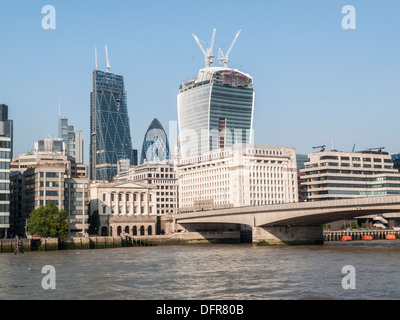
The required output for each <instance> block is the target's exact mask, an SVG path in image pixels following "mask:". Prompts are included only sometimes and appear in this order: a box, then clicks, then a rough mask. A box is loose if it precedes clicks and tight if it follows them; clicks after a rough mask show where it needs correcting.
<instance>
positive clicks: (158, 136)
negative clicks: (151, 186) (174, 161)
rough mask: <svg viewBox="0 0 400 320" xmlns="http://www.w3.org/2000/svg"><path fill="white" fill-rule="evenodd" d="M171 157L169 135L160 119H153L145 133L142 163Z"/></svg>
mask: <svg viewBox="0 0 400 320" xmlns="http://www.w3.org/2000/svg"><path fill="white" fill-rule="evenodd" d="M168 159H169V144H168V137H167V134H166V133H165V131H164V128H163V126H162V125H161V123H160V121H159V120H158V119H153V121H152V122H151V123H150V126H149V128H148V129H147V132H146V134H145V135H144V140H143V146H142V154H141V156H140V163H141V164H142V163H144V161H145V160H146V161H147V162H160V161H163V160H168Z"/></svg>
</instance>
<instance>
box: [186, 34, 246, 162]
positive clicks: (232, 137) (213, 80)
mask: <svg viewBox="0 0 400 320" xmlns="http://www.w3.org/2000/svg"><path fill="white" fill-rule="evenodd" d="M193 36H194V37H195V39H196V41H197V42H198V44H199V46H200V48H201V49H202V51H203V53H204V55H205V61H206V66H205V68H204V69H201V70H200V71H199V74H198V76H197V77H195V78H190V79H188V80H186V81H184V82H183V83H182V84H181V85H180V87H179V94H178V122H179V135H180V143H181V156H182V159H185V158H188V157H193V156H197V155H199V154H203V153H205V152H208V151H210V150H214V149H220V148H225V147H228V148H229V147H231V146H232V145H234V144H236V143H251V141H252V138H253V137H252V130H253V111H254V89H253V78H252V77H251V76H250V75H248V74H246V73H243V72H241V71H239V70H237V69H231V68H228V65H227V61H228V57H227V56H228V53H227V55H226V56H224V57H223V58H220V59H219V60H220V61H223V62H224V66H223V67H212V66H211V64H212V57H213V55H212V46H213V40H212V41H211V47H210V48H207V50H204V49H203V47H202V46H201V44H200V42H199V41H198V39H197V37H196V36H195V35H193ZM214 36H215V29H214V34H213V38H212V39H214ZM237 36H238V34H237V35H236V37H237ZM235 40H236V38H235ZM232 45H233V43H232ZM232 45H231V48H232Z"/></svg>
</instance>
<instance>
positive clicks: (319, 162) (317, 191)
mask: <svg viewBox="0 0 400 320" xmlns="http://www.w3.org/2000/svg"><path fill="white" fill-rule="evenodd" d="M308 158H309V160H308V161H307V162H305V168H304V169H301V170H300V172H301V173H302V175H301V176H300V179H301V188H302V191H301V193H302V196H303V197H304V198H303V200H306V201H321V200H336V199H351V198H360V197H369V196H375V195H394V194H400V173H399V172H398V170H396V169H395V168H394V166H393V162H392V159H391V156H390V155H389V154H388V153H387V152H382V151H371V150H366V151H360V152H341V151H337V150H331V151H322V152H315V153H311V154H309V155H308Z"/></svg>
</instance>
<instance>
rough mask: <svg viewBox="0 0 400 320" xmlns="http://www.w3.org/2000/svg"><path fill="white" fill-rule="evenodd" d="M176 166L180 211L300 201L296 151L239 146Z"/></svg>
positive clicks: (216, 151) (190, 159)
mask: <svg viewBox="0 0 400 320" xmlns="http://www.w3.org/2000/svg"><path fill="white" fill-rule="evenodd" d="M174 160H175V157H174ZM175 166H176V170H177V174H178V184H179V212H189V211H196V210H209V209H217V208H229V207H240V206H250V205H266V204H278V203H289V202H297V201H298V191H297V170H296V154H295V150H294V149H293V148H286V147H280V146H268V145H251V144H236V145H234V146H233V147H231V148H225V149H218V150H212V151H209V152H206V153H204V154H202V155H200V156H197V157H192V158H187V159H180V160H178V161H177V163H176V164H175Z"/></svg>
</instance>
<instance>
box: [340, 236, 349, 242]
mask: <svg viewBox="0 0 400 320" xmlns="http://www.w3.org/2000/svg"><path fill="white" fill-rule="evenodd" d="M342 241H351V237H350V236H343V237H342Z"/></svg>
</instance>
